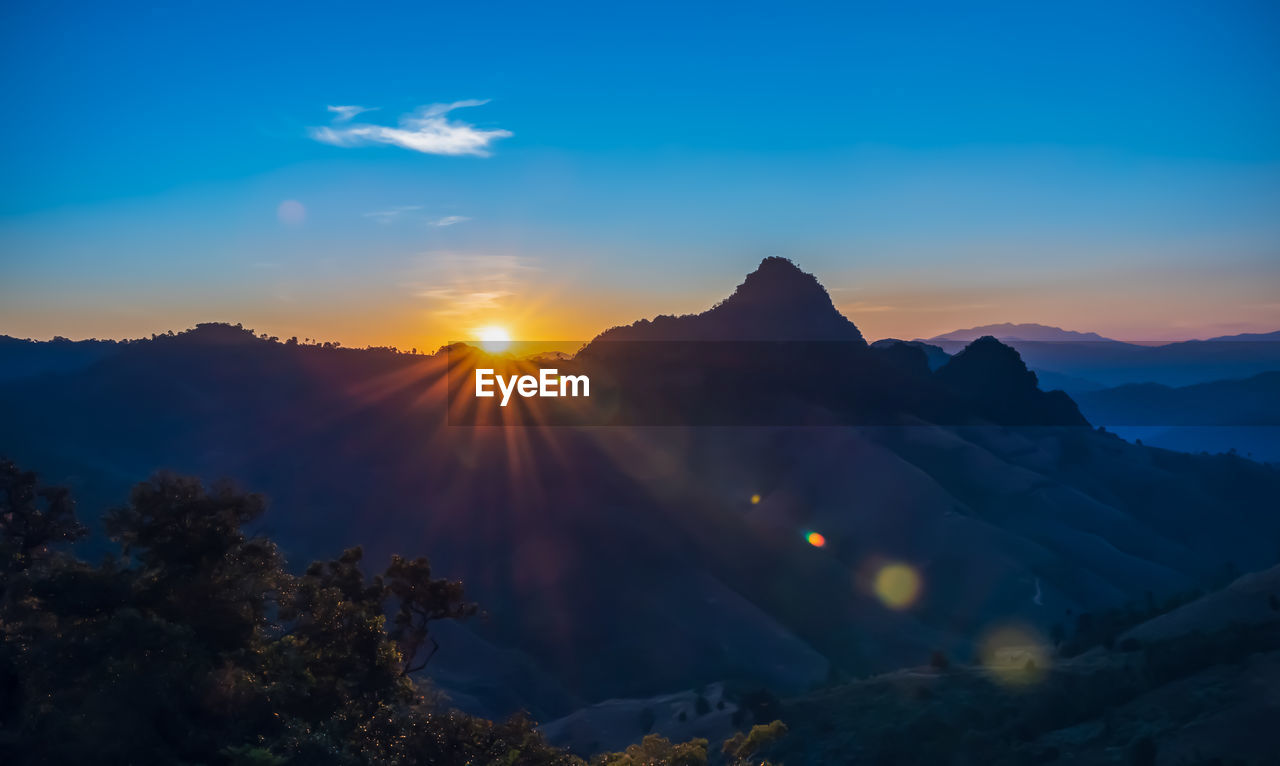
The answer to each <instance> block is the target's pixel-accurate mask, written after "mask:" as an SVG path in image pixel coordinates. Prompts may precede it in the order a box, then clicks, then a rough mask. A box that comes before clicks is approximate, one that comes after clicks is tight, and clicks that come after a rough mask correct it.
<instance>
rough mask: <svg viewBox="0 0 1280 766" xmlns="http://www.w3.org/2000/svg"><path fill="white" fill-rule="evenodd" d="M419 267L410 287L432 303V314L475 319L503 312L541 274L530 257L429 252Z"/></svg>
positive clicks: (423, 257) (419, 263)
mask: <svg viewBox="0 0 1280 766" xmlns="http://www.w3.org/2000/svg"><path fill="white" fill-rule="evenodd" d="M417 267H418V271H419V274H418V275H417V278H416V279H414V280H413V281H411V282H409V283H408V284H407V287H408V288H409V289H411V290H412V291H413V293H414V294H415V295H417V296H418V297H419V298H425V299H426V300H427V301H428V302H430V303H431V305H432V309H433V313H435V314H436V315H437V316H442V317H472V318H474V317H476V316H479V315H486V314H492V313H501V312H502V310H503V309H504V307H505V306H506V305H507V303H508V302H509V300H510V299H511V298H514V297H516V296H518V295H520V294H521V293H522V291H523V290H524V289H525V288H524V286H525V283H526V282H527V280H528V279H529V278H530V277H531V276H533V275H535V274H536V273H537V272H540V271H541V268H540V267H538V266H537V265H536V261H534V260H533V259H531V258H525V257H522V256H518V255H475V254H470V253H439V252H437V253H427V254H425V255H424V256H422V258H421V259H420V260H419V262H418V264H417Z"/></svg>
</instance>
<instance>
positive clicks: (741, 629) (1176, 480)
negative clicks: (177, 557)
mask: <svg viewBox="0 0 1280 766" xmlns="http://www.w3.org/2000/svg"><path fill="white" fill-rule="evenodd" d="M789 268H790V271H788V270H787V268H785V267H784V265H783V264H778V263H773V264H768V263H766V264H764V265H762V269H761V270H760V271H759V272H757V273H756V276H754V277H751V278H748V282H750V283H751V287H750V289H749V290H747V289H746V288H745V287H744V288H739V293H742V292H744V291H745V292H746V293H747V294H748V295H751V294H756V295H758V296H759V297H758V298H756V297H753V298H752V300H751V301H748V302H745V303H741V304H739V303H737V302H732V299H731V300H730V301H726V303H724V304H721V308H719V309H712V310H710V311H709V312H708V314H707V315H703V316H702V317H698V316H694V317H693V318H690V319H684V320H682V321H681V322H679V323H678V326H679V327H680V328H682V329H685V328H692V332H693V333H694V334H695V335H698V336H699V337H704V338H713V337H718V338H723V337H724V336H723V334H722V331H721V330H720V329H704V328H720V327H730V326H736V325H731V324H724V325H721V324H720V320H719V317H721V316H723V312H724V311H726V309H724V308H723V307H724V306H726V305H728V306H731V309H729V310H731V311H732V312H748V308H740V307H739V306H748V307H751V309H750V310H751V311H756V310H759V311H765V312H766V313H765V314H763V315H762V316H761V318H759V319H758V320H755V324H754V325H751V324H750V323H749V324H748V326H753V327H756V328H761V331H763V328H766V327H772V328H777V327H778V326H779V323H778V322H777V321H776V320H777V319H778V315H777V314H776V313H774V309H775V308H776V307H777V306H791V307H793V308H795V309H796V310H798V311H799V312H800V314H801V315H802V316H804V317H805V319H804V320H803V321H801V322H799V323H798V324H796V325H794V326H793V327H794V328H796V331H797V332H799V331H800V330H801V329H803V328H809V329H811V330H813V328H819V327H820V328H826V329H824V330H821V331H822V332H829V333H831V334H834V335H838V336H839V337H840V339H838V340H835V341H831V342H835V343H837V344H840V346H841V347H844V348H847V349H848V357H847V359H846V360H845V361H844V362H842V363H841V364H844V365H846V367H844V368H843V369H844V370H845V372H846V373H847V374H848V375H849V376H850V377H849V378H848V379H847V380H848V381H849V382H850V384H851V385H852V384H856V385H857V386H862V387H863V388H857V387H853V388H845V387H843V386H844V383H840V384H839V385H835V386H831V387H824V388H822V389H820V390H816V392H815V391H805V390H796V391H792V392H791V395H792V396H793V398H794V399H795V401H796V402H798V403H799V404H801V405H805V408H804V409H803V410H801V411H802V412H803V413H804V414H805V416H806V417H807V418H811V420H805V421H794V420H793V421H789V422H788V423H787V424H785V425H779V426H775V427H749V428H748V427H701V428H684V427H679V426H671V427H667V428H661V429H648V428H623V427H618V428H582V429H576V428H558V427H555V428H537V427H522V428H511V429H493V428H468V427H460V426H458V425H449V424H448V422H449V421H448V419H447V417H446V410H445V408H446V400H445V394H446V389H447V387H446V385H445V380H446V375H447V372H448V370H447V365H448V355H447V354H438V355H435V356H430V357H424V356H415V355H406V354H396V353H393V352H391V351H386V350H367V351H357V350H347V349H337V348H324V347H318V346H303V345H296V344H284V343H279V342H272V341H270V340H268V339H264V338H261V337H255V336H254V335H253V333H251V332H249V331H245V330H240V329H236V328H230V327H227V326H205V327H201V328H198V329H197V330H195V331H192V332H187V333H182V334H179V335H176V336H172V337H170V336H160V337H158V338H156V339H154V340H148V341H142V342H138V343H130V344H128V345H126V346H124V347H122V348H120V349H119V350H118V351H117V352H116V353H114V354H111V355H109V356H107V357H104V358H102V359H100V360H98V361H96V362H94V363H93V364H90V365H88V366H85V367H83V368H80V369H75V370H68V371H66V372H63V373H58V374H49V375H44V376H42V377H40V378H38V379H37V378H28V379H23V380H16V381H9V382H7V383H5V384H3V386H0V422H2V423H3V424H4V428H3V431H0V452H4V453H7V454H9V455H10V456H12V457H13V458H14V459H16V460H18V461H20V462H21V463H22V464H23V465H26V466H30V467H32V468H35V469H38V470H39V471H41V473H42V474H43V475H44V476H45V477H46V479H47V480H48V481H51V482H59V483H62V482H66V483H70V484H71V485H72V486H73V488H74V489H75V490H76V494H77V497H79V498H81V499H82V506H83V507H85V508H89V509H98V508H104V507H110V506H112V505H115V504H118V503H119V502H121V500H122V499H123V498H124V497H125V494H126V492H127V489H128V487H129V486H130V485H131V484H132V483H133V482H134V481H136V480H138V479H139V478H141V477H144V476H146V475H147V474H148V473H150V472H151V471H153V470H155V469H158V468H170V469H174V470H177V471H180V472H183V473H190V474H195V475H198V476H203V477H207V478H216V477H220V476H230V477H233V478H234V479H235V480H236V481H237V482H238V483H239V484H241V485H242V486H244V487H247V488H251V489H254V490H260V491H263V492H265V493H266V495H267V497H268V499H269V501H270V508H269V510H268V512H267V514H266V516H265V517H264V519H263V521H262V525H263V528H264V529H265V530H267V531H270V532H271V533H272V535H273V536H274V537H275V538H276V539H278V540H279V541H280V542H281V544H282V546H283V548H284V550H285V552H286V553H287V554H288V556H289V560H290V561H291V562H299V564H298V565H301V562H305V561H308V560H310V559H314V558H321V557H329V556H333V555H336V553H337V552H338V551H340V550H342V549H343V548H346V547H348V546H350V545H354V544H362V545H364V546H365V550H366V559H367V560H369V561H372V562H382V561H385V560H386V559H387V557H388V556H390V555H391V554H392V553H403V554H407V555H426V556H429V557H430V558H431V560H432V564H433V567H434V568H435V570H436V571H438V572H440V573H441V574H442V575H444V576H448V577H451V578H458V579H462V580H463V581H464V582H465V583H466V584H467V589H468V594H469V595H470V596H471V597H472V598H474V599H475V600H476V601H478V602H479V603H480V604H481V605H482V607H483V608H484V610H485V612H486V613H487V615H488V618H487V619H485V620H481V621H477V622H473V623H470V624H468V625H466V626H459V627H458V629H457V630H455V631H452V632H451V633H449V634H446V635H442V636H441V647H442V648H441V650H440V653H439V657H438V658H437V660H436V661H435V662H434V663H433V666H432V668H431V673H432V675H433V677H435V678H436V679H437V681H438V682H439V683H440V685H441V686H442V687H443V688H445V689H446V690H448V691H450V692H451V693H453V694H454V695H455V699H456V700H457V701H458V702H459V704H462V705H464V706H465V707H467V708H468V709H471V710H475V711H477V712H483V713H487V714H490V715H496V714H503V713H506V712H509V711H511V710H514V709H517V708H521V707H523V708H527V709H529V710H531V711H533V712H534V714H535V715H536V716H538V717H540V718H543V719H546V718H551V717H556V716H560V715H565V714H568V713H569V712H571V711H572V710H574V709H576V708H579V707H581V706H583V705H586V704H589V703H594V702H599V701H602V700H606V699H610V698H631V697H647V696H652V695H660V694H668V693H674V692H675V691H677V690H681V689H691V688H696V687H698V686H700V685H703V684H708V683H714V682H724V681H731V682H735V683H738V684H743V685H748V686H751V685H754V686H756V687H764V688H768V689H771V690H772V691H773V692H774V693H776V694H779V695H794V694H797V693H800V692H803V691H804V690H806V689H809V688H812V687H813V686H814V685H815V684H819V683H822V682H823V681H824V680H826V679H827V678H828V677H831V676H832V675H839V674H860V673H867V672H872V671H881V670H887V669H891V668H894V667H900V666H902V665H904V664H912V663H918V662H920V661H921V660H922V658H925V657H927V656H928V654H929V653H930V652H931V651H932V650H934V649H942V650H944V651H947V652H948V653H955V654H963V653H966V652H970V651H972V650H973V648H974V647H975V646H976V644H977V642H979V641H980V640H981V638H982V636H983V635H984V633H985V632H986V630H987V629H988V628H989V626H991V625H992V624H995V623H998V622H1001V621H1004V620H1010V619H1016V620H1020V621H1024V622H1026V623H1029V624H1032V625H1035V626H1038V629H1040V630H1042V631H1048V630H1049V629H1050V628H1051V626H1052V625H1054V624H1055V623H1058V622H1061V621H1063V620H1064V619H1065V617H1064V615H1066V614H1067V613H1068V610H1070V611H1071V612H1073V613H1079V612H1080V611H1087V610H1092V609H1097V608H1103V607H1105V606H1108V605H1115V604H1120V603H1123V602H1125V601H1126V600H1131V599H1134V598H1138V597H1140V596H1141V594H1143V593H1145V592H1147V591H1152V592H1155V593H1157V594H1165V593H1174V592H1180V591H1183V590H1185V589H1186V588H1188V587H1191V586H1193V585H1195V584H1197V583H1200V582H1203V581H1205V580H1207V579H1210V578H1213V577H1216V576H1219V575H1220V573H1221V572H1222V571H1224V569H1226V568H1228V567H1229V566H1232V565H1234V566H1235V567H1237V568H1239V569H1241V570H1244V569H1251V568H1257V567H1261V566H1264V565H1267V564H1270V563H1272V562H1273V561H1274V555H1275V546H1274V541H1275V540H1276V539H1280V519H1276V518H1275V517H1274V515H1272V514H1266V513H1263V512H1262V509H1264V508H1266V507H1269V505H1270V502H1269V499H1274V498H1275V497H1276V496H1277V495H1278V494H1280V476H1278V475H1277V473H1276V472H1275V471H1274V470H1272V469H1268V468H1266V467H1264V466H1260V465H1257V464H1254V463H1251V462H1249V461H1247V460H1243V459H1239V458H1233V457H1227V456H1221V457H1200V456H1192V455H1181V454H1177V453H1171V452H1165V451H1162V450H1156V449H1151V448H1144V447H1140V446H1135V445H1132V444H1128V443H1125V442H1123V441H1121V440H1120V439H1118V438H1116V437H1114V436H1111V435H1108V434H1103V433H1099V432H1097V431H1094V430H1092V429H1091V428H1089V427H1088V426H1086V425H1083V424H1082V425H1076V426H1066V425H1051V424H1049V423H1047V422H1045V421H1044V420H1037V419H1039V418H1041V417H1042V416H1043V415H1044V413H1045V412H1051V411H1053V410H1051V409H1050V410H1044V411H1040V410H1039V409H1038V408H1040V407H1041V406H1042V405H1043V404H1044V402H1046V401H1050V400H1049V399H1045V397H1047V396H1048V395H1047V394H1044V392H1041V391H1039V389H1038V388H1036V386H1035V382H1034V380H1035V379H1034V376H1031V375H1030V373H1029V372H1028V371H1027V370H1026V367H1025V365H1023V364H1022V363H1021V361H1020V360H1019V359H1018V358H1017V357H1018V354H1017V353H1014V352H1012V351H1010V350H1009V349H1008V347H1006V346H1003V345H1002V344H999V343H998V342H996V341H994V340H993V341H990V342H984V343H983V344H981V345H979V346H978V347H977V349H975V350H974V351H973V352H972V354H970V355H957V357H956V358H955V359H953V360H952V361H951V362H949V363H948V366H950V365H952V364H955V365H957V366H956V367H953V368H951V371H950V372H947V369H948V368H947V367H943V368H941V369H939V370H937V371H930V369H929V364H928V362H927V359H926V357H925V355H924V352H923V351H920V350H918V349H909V351H908V355H907V356H903V357H899V356H897V355H896V354H897V353H898V352H894V351H891V350H890V351H884V350H874V349H870V348H868V347H866V346H865V344H862V343H860V334H859V335H858V336H855V335H854V332H856V327H853V325H852V323H849V322H848V320H844V322H845V323H847V326H846V325H845V324H842V323H841V322H839V321H836V320H835V319H834V318H833V317H831V314H830V312H829V311H828V304H829V299H827V300H826V302H824V301H823V300H821V299H820V297H819V293H818V291H817V290H814V289H812V284H816V282H813V283H812V284H810V283H809V282H808V280H802V279H800V278H799V277H796V276H795V274H796V273H801V272H799V271H798V269H794V267H789ZM792 271H794V272H795V273H792ZM761 274H763V275H764V276H763V277H762V276H760V275H761ZM771 274H773V275H778V276H779V278H780V279H782V280H783V281H784V283H786V284H785V286H784V288H783V289H781V290H780V292H779V295H778V296H777V297H770V296H768V295H767V293H768V292H769V291H768V286H769V280H770V279H771V278H772V277H771V276H770V275H771ZM762 280H763V281H762ZM746 284H747V283H746V282H744V285H746ZM819 287H820V286H819ZM795 295H801V296H809V297H808V298H804V299H803V301H802V303H801V304H795V303H793V302H792V298H793V297H794V296H795ZM822 296H825V291H823V292H822ZM760 307H764V308H760ZM717 311H720V312H722V313H716V312H717ZM708 316H710V318H708ZM766 318H767V321H766ZM735 321H736V320H735ZM743 321H746V320H743ZM657 324H659V323H657V322H653V323H649V325H648V327H654V326H656V325H657ZM663 324H666V323H663ZM639 326H640V327H644V326H645V325H643V324H641V325H639ZM674 326H675V325H673V327H674ZM633 327H636V325H633ZM840 328H843V329H840ZM849 328H853V329H852V330H850V329H849ZM659 330H660V331H661V332H663V333H665V332H666V331H665V329H663V328H659ZM814 331H815V332H818V330H814ZM633 332H637V331H633ZM606 335H608V333H606ZM776 338H777V336H776V335H775V336H774V339H767V342H771V343H781V341H780V340H777V339H776ZM602 342H608V341H607V339H606V340H605V341H602ZM660 342H662V343H665V342H666V341H660ZM700 342H703V341H700ZM821 342H824V343H825V342H828V341H821ZM616 345H617V346H619V347H621V346H626V345H628V344H625V343H619V344H616ZM783 345H785V344H783ZM797 348H803V346H799V347H797ZM792 351H793V352H794V348H793V349H792ZM588 356H590V355H589V354H588ZM962 359H967V360H968V361H963V362H962V361H961V360H962ZM599 361H600V360H599V358H598V359H597V362H599ZM737 361H741V360H737ZM801 361H802V362H803V363H804V364H813V365H814V366H815V368H818V367H820V366H821V365H824V364H829V362H830V360H829V358H828V357H820V358H817V359H812V360H808V361H805V360H803V359H801ZM729 362H733V363H737V362H735V361H734V360H732V359H730V360H727V362H726V363H729ZM748 362H749V363H750V364H758V363H759V360H748ZM583 363H585V360H584V361H583ZM708 369H710V370H711V372H714V371H715V370H714V368H708ZM890 376H892V377H890ZM984 380H985V381H986V382H988V383H990V384H991V385H992V386H993V387H994V390H1001V391H1006V392H1012V394H1013V395H1014V397H1013V398H1014V399H1015V400H1018V401H1020V402H1021V403H1020V404H1017V406H1016V407H1015V409H1014V410H1013V411H1009V410H1007V409H1004V407H1005V406H1006V404H1008V402H1006V401H1005V400H1006V398H1007V397H1003V396H1002V397H1000V398H999V399H996V400H992V399H990V398H989V397H987V396H986V395H985V394H984V387H983V385H982V383H983V382H984ZM886 381H890V382H891V384H890V383H886ZM859 391H873V392H879V394H878V395H882V396H883V398H880V399H876V400H874V401H873V402H868V401H858V400H857V392H859ZM841 392H843V396H844V397H845V401H849V400H852V401H853V404H855V405H857V407H856V408H855V409H854V410H852V411H855V412H857V411H863V412H865V411H868V410H867V408H868V407H872V405H874V408H875V410H874V411H875V412H877V413H878V414H882V415H891V416H892V424H890V419H889V418H884V419H883V420H882V421H881V422H880V423H879V424H877V425H874V426H865V427H858V428H853V427H833V425H834V424H836V423H839V422H840V421H839V420H838V419H832V418H833V417H834V416H833V413H832V411H831V410H830V409H828V406H827V405H831V404H832V403H833V402H835V403H839V402H838V401H837V399H835V398H833V397H838V396H840V395H841ZM784 393H786V392H784ZM810 394H815V395H819V396H821V397H823V398H822V399H820V400H811V399H806V397H808V396H809V395H810ZM1051 399H1052V401H1053V402H1056V403H1055V404H1054V405H1053V406H1054V407H1059V406H1065V404H1066V403H1068V402H1070V400H1069V399H1065V397H1052V398H1051ZM1064 399H1065V401H1064ZM806 402H807V404H806ZM944 405H945V406H944ZM887 407H892V408H897V409H889V410H886V409H884V408H887ZM1072 412H1074V404H1071V410H1070V411H1069V412H1068V413H1067V416H1068V417H1078V413H1075V415H1074V416H1072V415H1071V413H1072ZM836 414H837V415H838V413H836ZM935 415H936V416H937V417H938V418H940V419H937V420H931V419H930V418H931V417H934V416H935ZM943 416H945V418H943ZM1027 417H1032V421H1031V422H1032V423H1033V425H1019V424H1018V423H1019V422H1025V418H1027ZM824 418H825V419H824ZM798 422H804V423H807V424H808V425H805V426H800V425H797V423H798ZM1002 422H1004V423H1008V424H1010V425H1001V423H1002ZM1070 422H1080V421H1070ZM1205 519H1212V520H1213V521H1214V523H1213V524H1211V525H1208V526H1207V527H1206V525H1205V523H1204V520H1205ZM90 521H92V519H90ZM813 531H817V532H820V533H821V535H823V540H824V545H823V547H820V548H819V547H815V546H813V545H811V544H810V543H809V542H807V541H806V537H807V535H808V534H809V533H810V532H813ZM88 545H89V547H90V548H92V545H93V543H92V542H91V543H89V544H88ZM886 571H887V572H888V573H889V574H888V575H886V574H885V572H886ZM908 572H909V573H911V574H904V573H908ZM886 577H888V578H889V580H888V584H887V585H886V582H885V581H884V580H885V578H886ZM904 577H905V578H907V579H906V580H903V579H902V578H904ZM912 577H914V578H915V582H916V586H915V587H909V588H907V587H903V586H902V583H903V582H907V583H908V584H910V582H911V578H912ZM895 583H896V584H895ZM886 588H888V590H886Z"/></svg>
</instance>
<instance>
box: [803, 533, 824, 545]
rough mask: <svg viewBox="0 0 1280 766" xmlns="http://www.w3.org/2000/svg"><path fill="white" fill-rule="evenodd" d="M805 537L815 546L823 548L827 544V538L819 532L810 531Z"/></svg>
mask: <svg viewBox="0 0 1280 766" xmlns="http://www.w3.org/2000/svg"><path fill="white" fill-rule="evenodd" d="M804 539H805V541H806V542H808V543H809V544H810V545H812V546H813V547H815V548H821V547H823V546H824V545H826V544H827V538H825V537H823V536H822V534H821V533H819V532H810V533H808V534H807V535H805V536H804Z"/></svg>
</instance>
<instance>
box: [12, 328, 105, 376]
mask: <svg viewBox="0 0 1280 766" xmlns="http://www.w3.org/2000/svg"><path fill="white" fill-rule="evenodd" d="M123 345H124V344H123V343H118V342H116V341H113V340H80V341H72V340H67V339H66V338H54V339H53V340H51V341H47V342H40V341H33V340H27V339H23V338H13V337H10V336H8V335H0V381H3V380H15V379H17V378H28V377H33V376H37V375H44V374H46V373H63V372H69V371H72V370H78V369H83V368H85V367H88V366H89V365H91V364H93V363H94V362H96V361H98V360H99V359H102V358H103V357H106V356H109V355H110V354H113V353H115V352H116V351H117V350H119V348H120V347H121V346H123Z"/></svg>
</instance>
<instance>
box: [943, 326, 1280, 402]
mask: <svg viewBox="0 0 1280 766" xmlns="http://www.w3.org/2000/svg"><path fill="white" fill-rule="evenodd" d="M981 335H991V336H993V337H996V338H998V339H1000V340H1001V341H1003V342H1005V343H1008V344H1009V345H1011V346H1013V347H1014V348H1016V349H1018V353H1019V354H1021V355H1022V358H1023V360H1024V361H1025V362H1026V363H1027V366H1029V367H1030V368H1031V369H1032V370H1034V371H1036V373H1037V374H1040V375H1041V376H1042V377H1044V378H1046V379H1048V380H1051V381H1052V382H1053V384H1054V387H1060V388H1062V389H1063V390H1065V391H1067V393H1069V394H1072V395H1076V394H1079V393H1081V392H1084V391H1090V390H1094V389H1098V388H1106V387H1108V386H1118V385H1123V384H1126V383H1160V384H1163V385H1167V386H1186V385H1191V384H1194V383H1207V382H1210V381H1215V380H1223V379H1230V378H1246V377H1249V376H1252V375H1257V374H1258V373H1262V372H1270V371H1273V370H1280V332H1273V333H1246V334H1242V335H1225V336H1222V337H1218V338H1210V339H1208V340H1189V341H1179V342H1175V343H1166V344H1163V345H1155V346H1153V345H1139V344H1135V343H1125V342H1123V341H1117V340H1112V339H1110V338H1104V337H1102V336H1100V335H1097V334H1096V333H1079V332H1074V331H1071V330H1063V329H1061V328H1058V327H1048V326H1045V325H1038V324H1001V325H987V326H985V327H975V328H971V329H968V330H956V331H955V332H951V333H946V334H944V335H939V336H936V337H934V338H930V339H928V340H925V341H920V342H922V343H928V344H932V345H934V346H937V347H939V348H941V349H942V350H943V351H945V352H947V353H955V352H956V351H958V350H960V349H961V348H963V347H964V346H965V344H967V343H968V342H970V341H971V340H973V339H974V338H975V337H980V336H981Z"/></svg>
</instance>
